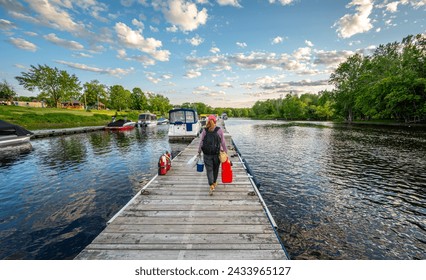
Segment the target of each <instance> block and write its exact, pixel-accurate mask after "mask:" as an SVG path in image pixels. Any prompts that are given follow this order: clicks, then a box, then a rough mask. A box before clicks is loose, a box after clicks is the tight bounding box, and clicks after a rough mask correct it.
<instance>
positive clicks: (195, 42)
mask: <svg viewBox="0 0 426 280" xmlns="http://www.w3.org/2000/svg"><path fill="white" fill-rule="evenodd" d="M186 41H187V42H188V43H190V44H191V45H193V46H199V45H201V44H202V43H203V42H204V39H203V38H201V37H200V36H199V35H198V34H197V35H196V36H195V37H192V38H191V39H186Z"/></svg>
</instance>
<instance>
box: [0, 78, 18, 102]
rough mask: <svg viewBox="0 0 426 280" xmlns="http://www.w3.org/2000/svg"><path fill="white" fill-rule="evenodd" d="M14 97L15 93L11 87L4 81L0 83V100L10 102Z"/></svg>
mask: <svg viewBox="0 0 426 280" xmlns="http://www.w3.org/2000/svg"><path fill="white" fill-rule="evenodd" d="M15 96H16V92H15V90H14V89H13V87H12V86H11V85H10V84H9V83H8V82H7V81H6V80H3V82H1V83H0V99H5V100H10V101H12V100H13V98H14V97H15Z"/></svg>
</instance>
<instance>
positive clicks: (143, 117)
mask: <svg viewBox="0 0 426 280" xmlns="http://www.w3.org/2000/svg"><path fill="white" fill-rule="evenodd" d="M139 119H140V120H156V119H157V117H156V116H155V115H152V114H140V115H139Z"/></svg>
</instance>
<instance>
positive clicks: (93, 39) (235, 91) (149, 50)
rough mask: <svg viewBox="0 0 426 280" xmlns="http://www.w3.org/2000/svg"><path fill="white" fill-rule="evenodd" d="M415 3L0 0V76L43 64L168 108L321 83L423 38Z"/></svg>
mask: <svg viewBox="0 0 426 280" xmlns="http://www.w3.org/2000/svg"><path fill="white" fill-rule="evenodd" d="M425 11H426V0H352V1H336V0H152V1H149V0H121V1H118V0H117V1H101V0H0V45H1V53H0V58H1V63H0V79H1V80H6V81H7V82H8V83H9V84H11V85H12V86H13V87H14V89H15V91H16V92H17V93H18V94H19V95H24V96H29V95H31V96H35V95H37V94H38V92H34V93H31V92H28V91H26V90H25V89H23V88H22V86H20V85H19V84H18V83H17V81H16V80H15V78H14V77H15V76H18V75H20V73H21V72H25V71H27V69H29V67H30V65H37V64H47V65H48V66H51V67H57V68H59V69H63V70H66V71H68V72H69V73H71V74H75V75H76V76H77V77H78V78H79V79H80V81H81V82H82V84H83V83H85V82H89V81H91V80H95V79H96V80H98V81H100V82H101V83H103V84H105V85H107V86H112V85H115V84H119V85H123V86H124V87H125V88H127V89H129V90H131V89H133V88H134V87H140V88H141V89H142V90H143V91H144V92H152V93H156V94H161V95H163V96H166V97H167V98H169V99H170V101H171V103H172V104H181V103H184V102H203V103H206V104H208V105H211V106H213V107H251V106H252V105H253V104H254V102H256V101H257V100H266V99H274V98H279V97H280V96H285V95H286V94H288V93H292V94H302V93H317V92H318V91H320V90H324V89H331V87H330V85H328V84H327V80H328V78H329V76H330V73H331V72H332V71H333V70H334V69H335V68H336V67H337V66H338V64H339V63H341V62H343V61H345V59H346V58H347V57H348V56H351V55H353V54H355V53H356V52H358V53H362V54H364V55H368V54H371V51H372V50H374V49H375V48H376V47H377V46H379V45H380V44H387V43H390V42H394V41H398V42H400V41H401V40H402V39H403V38H404V37H406V36H407V35H410V34H412V35H414V34H419V33H423V34H425V33H426V32H425V30H426V28H425V25H426V23H425V20H426V13H425Z"/></svg>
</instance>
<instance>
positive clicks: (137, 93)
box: [131, 87, 148, 110]
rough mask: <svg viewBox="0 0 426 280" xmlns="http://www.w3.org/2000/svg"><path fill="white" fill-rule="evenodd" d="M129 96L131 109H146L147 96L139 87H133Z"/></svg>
mask: <svg viewBox="0 0 426 280" xmlns="http://www.w3.org/2000/svg"><path fill="white" fill-rule="evenodd" d="M131 97H132V106H131V108H132V109H133V110H148V98H147V97H146V96H145V93H144V92H143V91H142V90H141V89H140V88H138V87H135V88H133V90H132V94H131Z"/></svg>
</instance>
